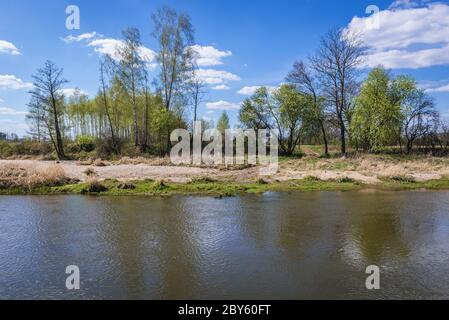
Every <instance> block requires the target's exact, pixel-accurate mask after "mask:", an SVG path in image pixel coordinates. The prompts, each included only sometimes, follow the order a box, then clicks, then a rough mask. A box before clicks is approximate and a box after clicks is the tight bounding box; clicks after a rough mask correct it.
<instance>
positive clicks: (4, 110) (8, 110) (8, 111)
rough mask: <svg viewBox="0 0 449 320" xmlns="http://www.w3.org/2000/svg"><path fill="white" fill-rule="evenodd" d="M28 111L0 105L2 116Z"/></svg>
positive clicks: (21, 114)
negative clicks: (0, 106)
mask: <svg viewBox="0 0 449 320" xmlns="http://www.w3.org/2000/svg"><path fill="white" fill-rule="evenodd" d="M27 113H28V112H25V111H16V110H14V109H12V108H6V107H2V108H0V115H2V116H23V115H26V114H27Z"/></svg>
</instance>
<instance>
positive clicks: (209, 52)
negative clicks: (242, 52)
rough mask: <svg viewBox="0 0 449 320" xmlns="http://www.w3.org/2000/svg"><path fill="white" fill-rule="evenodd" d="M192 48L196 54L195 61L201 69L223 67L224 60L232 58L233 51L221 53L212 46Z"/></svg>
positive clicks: (195, 46)
mask: <svg viewBox="0 0 449 320" xmlns="http://www.w3.org/2000/svg"><path fill="white" fill-rule="evenodd" d="M190 48H191V49H193V51H195V52H196V55H195V58H196V59H195V60H196V63H197V64H198V66H200V67H207V66H218V65H222V64H223V61H221V60H222V59H223V58H226V57H229V56H232V52H231V51H220V50H218V49H216V48H214V47H212V46H200V45H194V46H191V47H190Z"/></svg>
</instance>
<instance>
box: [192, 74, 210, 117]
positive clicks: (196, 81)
mask: <svg viewBox="0 0 449 320" xmlns="http://www.w3.org/2000/svg"><path fill="white" fill-rule="evenodd" d="M188 86H189V91H190V94H191V100H192V106H193V122H194V123H195V122H196V121H197V120H198V108H199V106H200V104H201V103H202V102H204V96H205V94H206V90H205V88H206V84H205V83H204V81H202V80H201V79H200V78H198V77H197V76H193V77H192V79H191V81H190V82H189V84H188Z"/></svg>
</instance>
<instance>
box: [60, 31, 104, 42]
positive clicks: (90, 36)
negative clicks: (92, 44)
mask: <svg viewBox="0 0 449 320" xmlns="http://www.w3.org/2000/svg"><path fill="white" fill-rule="evenodd" d="M102 37H103V35H101V34H98V33H96V32H95V31H94V32H90V33H83V34H80V35H78V36H73V35H69V36H67V37H65V38H61V40H62V41H64V42H66V43H71V42H81V41H84V40H92V39H95V38H102Z"/></svg>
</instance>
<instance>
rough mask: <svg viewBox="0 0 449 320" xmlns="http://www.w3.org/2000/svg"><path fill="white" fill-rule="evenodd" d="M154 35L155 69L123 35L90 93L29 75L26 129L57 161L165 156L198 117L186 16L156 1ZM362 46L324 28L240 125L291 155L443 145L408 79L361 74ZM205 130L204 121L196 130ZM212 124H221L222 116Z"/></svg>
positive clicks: (435, 119)
mask: <svg viewBox="0 0 449 320" xmlns="http://www.w3.org/2000/svg"><path fill="white" fill-rule="evenodd" d="M152 20H153V23H154V30H153V32H152V35H153V37H154V38H155V40H157V43H158V51H157V58H156V60H157V67H156V68H157V69H156V72H157V77H156V78H155V79H150V74H151V72H154V65H149V63H148V61H147V60H146V59H145V57H144V56H142V54H141V49H142V43H141V37H140V32H139V30H137V29H135V28H129V29H127V30H125V31H123V39H122V43H123V45H122V46H120V47H118V48H117V49H116V52H115V54H114V55H112V56H105V57H104V58H102V59H101V61H100V64H99V89H98V92H97V94H96V96H95V97H93V98H89V97H88V96H86V95H84V94H83V93H82V92H81V91H79V90H77V91H75V93H74V94H73V95H71V96H70V97H68V98H67V97H65V96H64V94H63V92H64V91H63V87H64V85H65V84H66V83H67V80H66V79H65V78H64V76H63V70H62V69H60V68H59V67H57V66H56V65H55V64H54V63H53V62H49V61H48V62H46V63H45V66H44V67H43V68H41V69H39V70H38V71H37V72H36V74H35V75H34V76H33V79H34V81H33V83H34V88H33V90H32V91H31V92H30V94H31V100H30V103H29V114H28V116H27V119H28V122H29V125H30V128H31V130H30V135H31V136H32V137H33V139H34V140H36V141H38V142H42V143H47V144H50V145H51V146H52V147H53V150H54V152H55V155H56V156H57V157H58V158H59V159H65V158H67V155H68V154H76V153H79V152H92V151H93V150H94V149H95V150H96V152H97V155H98V156H100V157H107V156H111V155H113V154H115V155H120V154H124V155H135V154H139V153H140V154H142V153H148V154H153V155H165V154H167V153H169V151H170V148H171V141H170V133H171V132H172V131H173V130H174V129H177V128H183V129H191V128H192V123H193V122H194V121H196V120H198V116H197V112H198V107H199V105H200V104H201V102H202V101H203V97H204V94H205V92H204V88H205V84H204V83H203V82H202V81H201V80H200V79H199V78H198V77H197V76H196V74H197V70H198V67H197V66H196V65H195V55H196V53H195V52H194V51H193V50H192V45H193V44H194V32H193V27H192V24H191V21H190V17H189V16H188V15H185V14H179V13H177V12H176V11H175V10H173V9H170V8H167V7H164V8H161V9H159V10H158V11H157V12H156V13H155V14H153V15H152ZM365 56H366V48H365V47H364V45H363V43H362V41H361V40H360V39H359V38H358V37H357V36H354V35H349V34H346V33H345V31H344V30H332V31H330V32H329V33H327V34H326V35H325V36H324V37H323V38H322V40H321V42H320V46H319V48H318V49H317V50H316V53H315V54H314V55H312V56H311V57H310V58H309V59H307V60H306V61H298V62H296V63H295V64H294V66H293V69H292V71H291V72H290V73H289V74H288V75H287V76H286V81H285V84H283V85H281V86H280V87H279V88H276V89H270V88H266V87H262V88H260V89H258V90H257V92H256V93H255V94H254V95H253V96H251V97H250V98H248V99H246V100H245V101H244V102H243V103H242V106H241V109H240V111H239V121H240V125H239V126H241V127H243V128H251V129H255V130H261V129H272V130H277V131H278V132H279V135H278V140H279V147H280V153H281V154H284V155H292V154H294V153H296V152H298V150H299V146H301V144H303V143H306V142H309V143H310V142H313V143H316V144H323V145H324V149H325V150H324V153H325V154H326V155H328V154H329V146H330V145H333V144H336V143H338V144H339V146H340V148H339V149H340V152H341V154H346V153H347V152H348V150H349V148H351V149H355V150H364V151H369V152H379V151H383V150H385V149H386V148H390V149H395V148H396V149H398V150H400V151H401V152H406V153H410V152H411V151H412V150H413V147H414V146H416V145H417V144H419V145H420V146H425V147H426V148H431V149H432V150H434V151H436V150H437V149H438V150H440V151H441V150H443V151H446V152H447V150H448V147H449V126H448V125H447V124H445V123H443V121H442V119H441V117H440V116H439V114H438V112H437V111H436V109H435V103H434V101H433V100H432V98H431V97H429V96H428V94H426V92H424V91H423V90H421V89H419V88H418V85H417V83H416V81H415V80H414V79H413V78H411V77H408V76H397V77H394V76H392V75H391V74H390V73H389V72H388V71H387V70H385V69H383V68H382V67H381V66H379V67H378V68H375V69H373V70H372V71H371V72H370V73H369V74H368V76H367V78H366V79H364V80H363V79H362V76H363V74H362V71H361V70H362V68H361V65H362V64H363V59H364V58H365ZM208 127H210V124H207V123H204V125H203V129H206V128H208ZM217 128H218V129H219V130H220V131H224V130H225V129H227V128H229V118H228V116H227V114H226V113H224V114H223V115H222V117H221V118H220V120H219V121H218V126H217Z"/></svg>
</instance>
